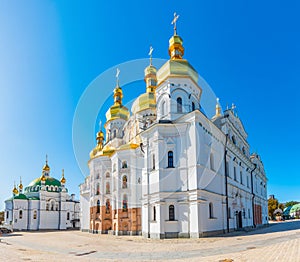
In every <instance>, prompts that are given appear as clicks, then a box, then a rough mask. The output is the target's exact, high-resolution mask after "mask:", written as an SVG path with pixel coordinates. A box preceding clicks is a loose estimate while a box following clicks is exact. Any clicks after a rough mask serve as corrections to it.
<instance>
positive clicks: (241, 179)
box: [240, 171, 243, 185]
mask: <svg viewBox="0 0 300 262" xmlns="http://www.w3.org/2000/svg"><path fill="white" fill-rule="evenodd" d="M240 182H241V184H242V185H243V173H242V171H240Z"/></svg>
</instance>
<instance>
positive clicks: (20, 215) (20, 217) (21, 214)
mask: <svg viewBox="0 0 300 262" xmlns="http://www.w3.org/2000/svg"><path fill="white" fill-rule="evenodd" d="M22 218H23V211H22V210H20V211H19V219H22Z"/></svg>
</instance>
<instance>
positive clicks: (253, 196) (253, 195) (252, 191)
mask: <svg viewBox="0 0 300 262" xmlns="http://www.w3.org/2000/svg"><path fill="white" fill-rule="evenodd" d="M256 168H257V165H256V164H255V163H254V168H253V169H252V170H251V193H252V217H253V227H256V225H255V219H254V198H255V194H254V190H253V172H254V170H255V169H256Z"/></svg>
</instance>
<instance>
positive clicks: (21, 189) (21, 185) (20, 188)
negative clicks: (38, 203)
mask: <svg viewBox="0 0 300 262" xmlns="http://www.w3.org/2000/svg"><path fill="white" fill-rule="evenodd" d="M22 191H23V184H22V178H21V177H20V185H19V192H20V193H22Z"/></svg>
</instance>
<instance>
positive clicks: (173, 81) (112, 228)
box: [80, 17, 268, 239]
mask: <svg viewBox="0 0 300 262" xmlns="http://www.w3.org/2000/svg"><path fill="white" fill-rule="evenodd" d="M177 18H178V17H177ZM177 18H176V19H175V23H174V34H173V36H172V37H171V38H170V40H169V56H170V58H169V60H168V61H167V62H166V63H165V64H164V65H163V66H162V67H161V68H159V69H157V68H156V67H155V66H154V65H153V64H152V58H151V57H152V56H151V53H152V50H153V49H150V62H149V66H147V67H146V68H145V70H144V73H145V78H144V79H145V83H146V92H145V93H143V94H141V95H140V96H138V97H137V98H136V100H135V101H134V103H133V104H132V107H131V113H130V111H129V109H128V108H126V107H125V106H124V105H123V102H122V99H123V91H122V87H121V86H120V84H119V79H118V75H119V74H118V73H119V72H118V73H117V84H116V87H115V88H114V92H113V97H114V103H113V105H112V106H111V107H110V108H109V109H108V110H107V113H106V123H105V124H104V128H105V134H104V132H103V131H102V130H101V128H100V130H99V132H98V133H97V135H96V140H97V144H96V146H95V148H94V149H93V150H92V151H91V152H90V160H89V162H88V166H89V170H90V174H89V175H88V176H87V177H86V178H85V181H84V183H82V184H81V185H80V205H81V230H82V231H88V232H91V233H98V234H115V235H143V236H144V237H147V238H158V239H163V238H177V237H185V238H199V237H203V236H209V235H214V234H220V233H226V232H231V231H233V230H240V229H243V228H255V227H259V226H263V225H265V224H267V223H268V209H267V178H266V174H265V171H264V166H263V163H262V160H261V158H260V156H259V155H258V154H256V153H253V154H251V153H250V146H249V144H248V141H247V133H246V131H245V129H244V126H243V124H242V121H241V119H240V118H239V117H238V116H237V114H236V111H235V108H234V106H233V107H232V108H227V109H226V110H225V111H222V109H221V106H220V104H219V100H218V99H217V101H216V105H215V115H214V116H213V117H212V118H208V117H207V116H206V114H205V113H204V112H203V110H202V107H201V95H202V87H201V86H200V85H199V84H198V73H197V71H196V70H195V69H194V67H193V66H192V65H191V64H190V63H189V61H188V60H186V59H184V47H183V40H182V38H181V37H180V36H179V35H178V34H177V30H176V20H177ZM173 22H174V21H173Z"/></svg>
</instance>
